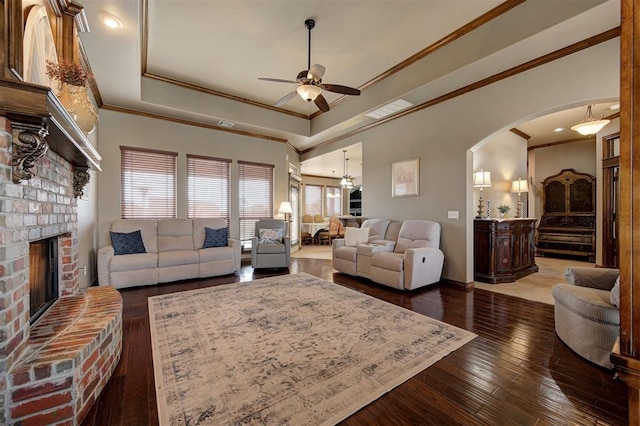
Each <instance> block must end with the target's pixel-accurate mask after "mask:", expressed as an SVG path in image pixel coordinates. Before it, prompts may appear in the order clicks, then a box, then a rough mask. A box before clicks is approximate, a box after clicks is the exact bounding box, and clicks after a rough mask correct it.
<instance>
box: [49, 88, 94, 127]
mask: <svg viewBox="0 0 640 426" xmlns="http://www.w3.org/2000/svg"><path fill="white" fill-rule="evenodd" d="M58 99H59V100H60V103H62V105H63V106H64V107H65V109H66V110H67V112H68V113H69V115H70V116H71V117H72V118H73V119H74V121H75V122H76V124H78V127H80V130H82V131H83V132H85V133H86V134H89V133H91V132H93V130H94V129H95V128H96V123H97V122H98V113H96V110H95V107H94V106H93V103H92V102H91V100H90V99H89V93H88V92H87V88H86V87H84V86H73V85H71V84H67V83H62V84H61V85H60V90H59V91H58Z"/></svg>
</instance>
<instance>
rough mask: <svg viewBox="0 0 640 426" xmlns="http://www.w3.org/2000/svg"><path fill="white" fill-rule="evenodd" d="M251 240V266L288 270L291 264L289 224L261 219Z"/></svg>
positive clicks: (276, 220) (282, 221)
mask: <svg viewBox="0 0 640 426" xmlns="http://www.w3.org/2000/svg"><path fill="white" fill-rule="evenodd" d="M255 231H256V233H255V236H254V237H253V238H252V239H251V266H253V267H254V268H288V267H289V263H290V262H291V238H289V237H288V236H287V223H286V222H285V221H284V220H279V219H260V220H258V221H257V222H256V230H255Z"/></svg>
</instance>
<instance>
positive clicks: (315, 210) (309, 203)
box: [304, 185, 322, 216]
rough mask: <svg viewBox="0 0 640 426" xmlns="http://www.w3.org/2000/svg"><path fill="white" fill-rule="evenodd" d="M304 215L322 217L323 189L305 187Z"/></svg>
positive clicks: (312, 186) (316, 186)
mask: <svg viewBox="0 0 640 426" xmlns="http://www.w3.org/2000/svg"><path fill="white" fill-rule="evenodd" d="M304 213H305V214H310V215H311V216H313V215H316V214H319V215H322V187H321V186H318V185H305V187H304Z"/></svg>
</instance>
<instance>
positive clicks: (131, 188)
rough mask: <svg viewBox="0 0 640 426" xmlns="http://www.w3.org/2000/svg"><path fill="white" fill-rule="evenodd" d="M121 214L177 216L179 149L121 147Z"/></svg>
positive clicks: (122, 215)
mask: <svg viewBox="0 0 640 426" xmlns="http://www.w3.org/2000/svg"><path fill="white" fill-rule="evenodd" d="M120 156H121V158H120V160H121V163H120V164H121V166H120V167H121V176H120V216H121V217H122V218H123V219H143V218H144V219H146V218H153V219H155V218H172V217H176V157H177V156H178V153H177V152H167V151H157V150H149V149H144V148H131V147H124V146H121V147H120Z"/></svg>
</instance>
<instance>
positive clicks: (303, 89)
mask: <svg viewBox="0 0 640 426" xmlns="http://www.w3.org/2000/svg"><path fill="white" fill-rule="evenodd" d="M304 26H305V27H307V30H308V32H309V44H308V55H307V69H306V70H302V71H300V72H299V73H298V76H297V77H296V79H295V81H293V80H284V79H281V78H267V77H258V80H265V81H273V82H276V83H295V84H297V85H298V88H297V89H296V90H295V91H293V92H291V93H289V94H287V95H285V96H283V97H282V98H280V99H279V100H278V101H276V103H275V104H274V105H275V106H281V105H284V104H285V103H287V102H289V101H291V100H292V99H294V98H295V95H296V93H297V94H298V95H300V97H301V98H302V99H304V100H305V101H307V102H311V101H313V102H314V103H315V104H316V106H317V107H318V109H320V111H323V112H327V111H329V104H328V103H327V100H326V99H325V98H324V96H322V90H327V91H329V92H334V93H340V94H342V95H351V96H358V95H360V90H359V89H354V88H353V87H348V86H341V85H339V84H328V83H327V84H323V83H322V77H323V76H324V73H325V71H326V68H325V67H324V66H322V65H320V64H314V65H313V66H311V30H312V29H313V28H314V27H315V26H316V21H314V20H313V19H307V20H305V21H304Z"/></svg>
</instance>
